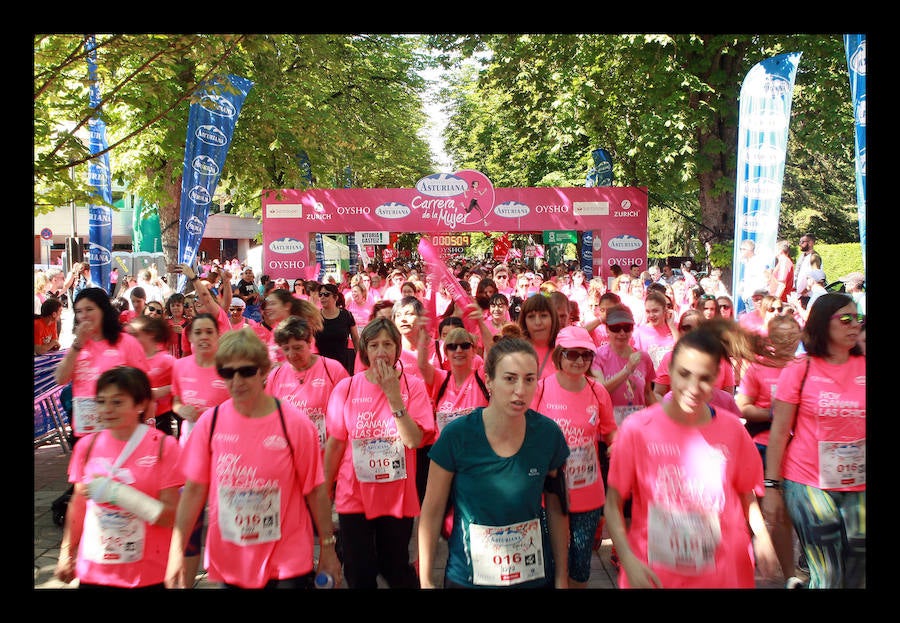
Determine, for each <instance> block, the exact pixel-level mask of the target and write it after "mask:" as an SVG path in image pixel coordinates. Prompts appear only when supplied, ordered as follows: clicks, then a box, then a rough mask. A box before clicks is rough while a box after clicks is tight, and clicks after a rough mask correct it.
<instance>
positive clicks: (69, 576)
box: [53, 546, 77, 584]
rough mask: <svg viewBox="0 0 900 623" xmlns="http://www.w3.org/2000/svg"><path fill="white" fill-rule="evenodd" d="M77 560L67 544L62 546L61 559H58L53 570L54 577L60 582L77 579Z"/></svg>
mask: <svg viewBox="0 0 900 623" xmlns="http://www.w3.org/2000/svg"><path fill="white" fill-rule="evenodd" d="M76 562H77V561H76V560H75V558H74V557H73V556H72V554H71V553H70V551H69V548H68V547H67V546H64V547H62V548H60V550H59V559H58V560H57V561H56V569H55V570H54V571H53V577H55V578H56V579H57V580H59V581H60V582H64V583H66V584H68V583H70V582H71V581H72V580H74V579H75V563H76Z"/></svg>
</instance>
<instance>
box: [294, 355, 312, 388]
mask: <svg viewBox="0 0 900 623" xmlns="http://www.w3.org/2000/svg"><path fill="white" fill-rule="evenodd" d="M312 366H313V362H312V361H311V362H310V363H309V365H307V366H306V367H305V368H303V370H302V372H303V373H304V374H303V377H302V378H300V377H299V376H298V377H297V382H298V383H300V385H303V383H305V382H306V377H307V376H309V371H310V369H311V368H312ZM300 372H301V370H297V373H298V375H299V373H300Z"/></svg>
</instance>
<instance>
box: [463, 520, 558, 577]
mask: <svg viewBox="0 0 900 623" xmlns="http://www.w3.org/2000/svg"><path fill="white" fill-rule="evenodd" d="M469 550H470V552H471V553H472V581H473V582H474V583H475V584H476V585H478V586H512V585H513V584H521V583H522V582H528V581H531V580H540V579H541V578H543V577H544V549H543V542H542V540H541V525H540V521H538V520H537V519H532V520H530V521H526V522H523V523H517V524H510V525H507V526H480V525H478V524H474V523H473V524H470V525H469Z"/></svg>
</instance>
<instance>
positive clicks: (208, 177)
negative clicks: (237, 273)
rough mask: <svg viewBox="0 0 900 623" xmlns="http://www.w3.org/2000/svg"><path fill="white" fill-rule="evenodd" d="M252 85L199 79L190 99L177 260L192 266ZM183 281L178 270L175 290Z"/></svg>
mask: <svg viewBox="0 0 900 623" xmlns="http://www.w3.org/2000/svg"><path fill="white" fill-rule="evenodd" d="M252 87H253V82H251V81H250V80H247V79H246V78H242V77H240V76H235V75H231V74H227V75H225V76H220V77H218V78H216V79H213V80H210V81H208V82H204V83H203V84H201V85H200V87H199V88H198V89H197V90H196V91H194V94H193V96H192V98H191V101H192V103H191V107H190V112H189V115H188V126H187V138H186V140H185V146H184V169H183V173H182V180H181V212H180V218H179V222H180V224H181V229H180V231H179V235H178V262H179V263H183V264H192V263H193V262H194V259H195V258H196V257H197V250H198V249H199V247H200V241H201V240H203V232H204V231H206V220H207V218H208V217H209V208H210V204H211V203H212V201H213V197H214V196H215V192H216V186H218V184H219V178H220V177H221V176H222V168H223V167H224V166H225V158H226V156H227V155H228V148H229V147H231V138H232V135H233V134H234V128H235V125H236V124H237V120H238V115H240V112H241V107H242V106H243V104H244V99H245V98H246V97H247V93H248V92H249V91H250V89H251V88H252ZM186 284H187V278H186V277H185V276H184V275H182V274H179V276H178V288H177V289H178V291H179V292H180V291H182V290H184V287H185V285H186Z"/></svg>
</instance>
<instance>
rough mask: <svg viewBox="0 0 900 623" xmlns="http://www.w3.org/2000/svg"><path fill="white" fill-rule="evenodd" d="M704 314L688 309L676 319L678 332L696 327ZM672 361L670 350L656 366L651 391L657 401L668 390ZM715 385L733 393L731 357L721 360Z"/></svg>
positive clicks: (697, 310)
mask: <svg viewBox="0 0 900 623" xmlns="http://www.w3.org/2000/svg"><path fill="white" fill-rule="evenodd" d="M704 319H705V315H704V313H703V312H701V311H700V310H699V309H689V310H687V311H686V312H684V313H683V314H682V315H681V318H679V319H678V333H679V334H680V335H684V334H685V333H687V332H688V331H690V330H692V329H696V328H697V326H699V325H700V323H702V322H705V320H704ZM671 363H672V351H669V352H667V353H666V354H665V355H663V358H662V361H660V363H659V365H658V366H657V367H656V379H655V380H654V381H653V391H654V393H656V397H657V398H658V399H659V401H660V402H661V401H662V397H663V396H665V395H666V393H667V392H668V391H669V385H670V383H671V379H670V378H669V365H670V364H671ZM716 387H717V388H718V389H720V390H722V391H724V392H726V393H728V394H731V395H734V368H733V367H732V365H731V358H728V359H725V360H723V361H722V364H721V365H720V366H719V376H718V377H717V378H716Z"/></svg>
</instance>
